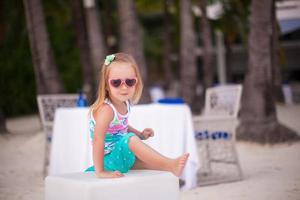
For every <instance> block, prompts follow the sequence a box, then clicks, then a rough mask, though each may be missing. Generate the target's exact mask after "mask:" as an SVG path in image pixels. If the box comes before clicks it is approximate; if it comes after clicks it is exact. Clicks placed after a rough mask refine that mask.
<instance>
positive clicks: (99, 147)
mask: <svg viewBox="0 0 300 200" xmlns="http://www.w3.org/2000/svg"><path fill="white" fill-rule="evenodd" d="M113 115H114V114H113V111H112V109H111V108H110V107H109V106H108V105H104V106H103V107H102V108H100V109H99V110H98V111H96V112H95V115H94V118H95V120H96V126H95V131H94V139H93V162H94V166H95V171H96V175H97V177H100V178H114V177H121V176H123V174H122V173H121V172H118V171H115V172H109V171H104V139H105V133H106V131H107V129H108V126H109V123H110V122H111V120H112V119H113Z"/></svg>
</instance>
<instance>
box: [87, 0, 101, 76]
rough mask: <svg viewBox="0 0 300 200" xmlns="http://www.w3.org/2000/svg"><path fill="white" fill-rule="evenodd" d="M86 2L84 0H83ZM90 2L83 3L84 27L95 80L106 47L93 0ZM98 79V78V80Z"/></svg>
mask: <svg viewBox="0 0 300 200" xmlns="http://www.w3.org/2000/svg"><path fill="white" fill-rule="evenodd" d="M84 2H86V1H84ZM90 2H92V4H90V5H87V4H86V3H85V4H84V9H85V16H86V28H87V34H88V41H89V47H90V53H91V58H92V62H93V67H94V70H93V72H94V74H95V76H94V80H97V79H98V78H99V77H98V74H99V71H100V70H101V69H100V68H101V66H102V63H103V62H104V58H105V55H106V54H107V49H106V46H105V43H104V39H103V38H104V36H103V32H102V23H101V19H100V15H99V12H98V8H97V5H96V3H95V1H94V0H93V1H90ZM98 81H100V80H98Z"/></svg>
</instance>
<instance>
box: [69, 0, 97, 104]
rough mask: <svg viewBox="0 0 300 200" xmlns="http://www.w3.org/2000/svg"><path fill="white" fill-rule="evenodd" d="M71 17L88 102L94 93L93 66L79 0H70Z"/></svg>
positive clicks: (83, 87)
mask: <svg viewBox="0 0 300 200" xmlns="http://www.w3.org/2000/svg"><path fill="white" fill-rule="evenodd" d="M72 19H73V26H74V29H75V33H76V42H77V46H78V48H79V51H80V64H81V69H82V74H83V86H82V90H83V92H84V93H85V94H86V95H87V99H88V101H89V102H91V101H92V95H93V94H94V93H95V89H94V84H93V83H94V82H93V68H92V66H93V65H92V61H91V56H90V49H89V44H88V36H87V31H86V24H85V17H84V11H83V7H82V4H81V0H73V1H72Z"/></svg>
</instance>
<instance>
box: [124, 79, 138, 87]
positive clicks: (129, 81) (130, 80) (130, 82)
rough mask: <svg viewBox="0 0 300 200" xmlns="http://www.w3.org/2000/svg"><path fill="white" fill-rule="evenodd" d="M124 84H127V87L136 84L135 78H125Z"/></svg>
mask: <svg viewBox="0 0 300 200" xmlns="http://www.w3.org/2000/svg"><path fill="white" fill-rule="evenodd" d="M125 83H126V85H128V86H129V87H132V86H134V85H135V84H136V79H126V80H125Z"/></svg>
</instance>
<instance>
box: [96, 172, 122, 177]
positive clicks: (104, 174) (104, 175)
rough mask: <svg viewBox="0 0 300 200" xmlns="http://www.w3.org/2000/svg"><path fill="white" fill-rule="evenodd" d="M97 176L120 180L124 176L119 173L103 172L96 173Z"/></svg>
mask: <svg viewBox="0 0 300 200" xmlns="http://www.w3.org/2000/svg"><path fill="white" fill-rule="evenodd" d="M96 176H97V177H98V178H120V177H123V176H124V174H122V173H121V172H119V171H113V172H110V171H102V172H99V173H96Z"/></svg>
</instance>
